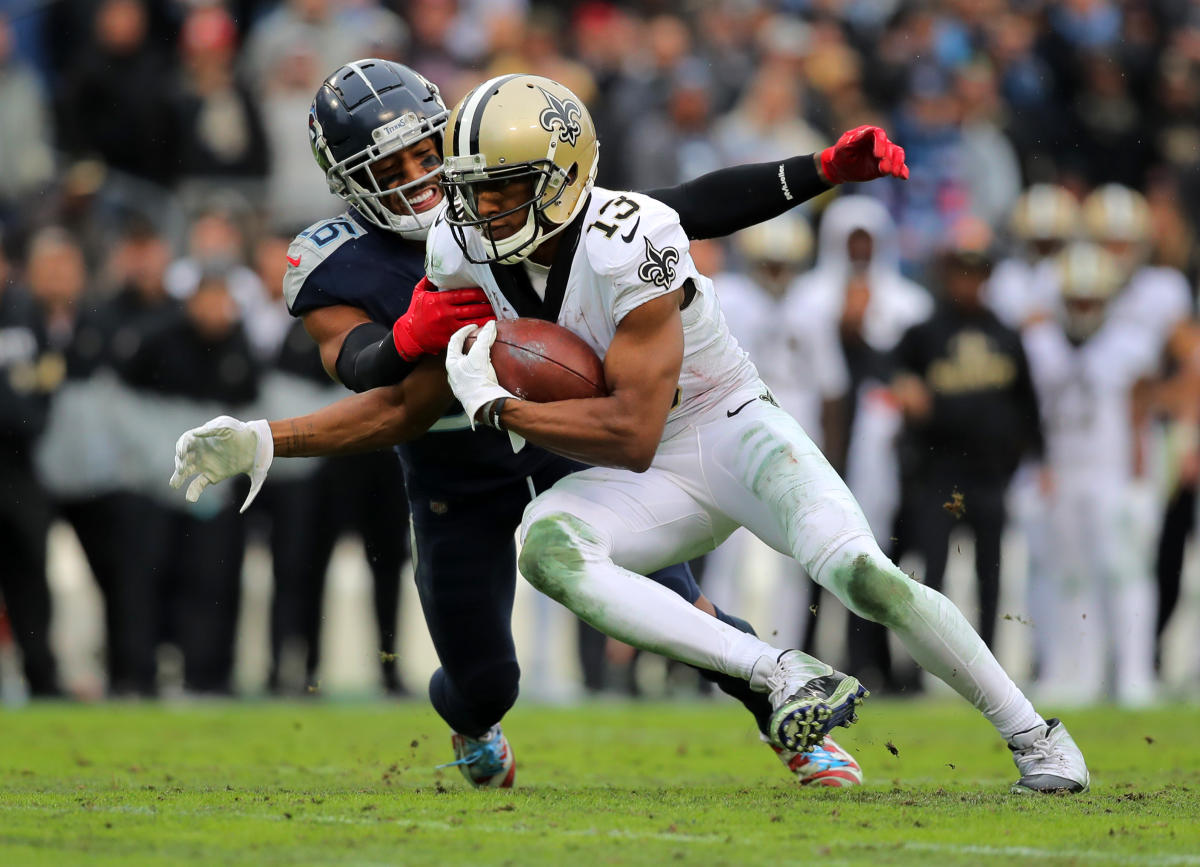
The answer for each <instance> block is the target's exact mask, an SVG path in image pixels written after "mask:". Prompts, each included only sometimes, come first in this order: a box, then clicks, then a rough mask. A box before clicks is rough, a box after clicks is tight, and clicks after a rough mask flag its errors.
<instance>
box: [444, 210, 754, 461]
mask: <svg viewBox="0 0 1200 867" xmlns="http://www.w3.org/2000/svg"><path fill="white" fill-rule="evenodd" d="M465 234H466V238H467V244H468V246H469V248H470V252H471V255H472V256H473V257H474V258H476V259H482V258H484V257H485V256H486V255H487V254H486V248H485V245H484V243H483V240H482V239H481V238H480V237H479V235H478V233H477V232H475V231H473V230H467V231H466V233H465ZM493 267H496V268H504V267H505V266H491V265H487V264H483V265H477V264H474V263H472V262H470V261H468V260H467V258H466V256H464V255H463V252H462V250H461V249H459V246H458V243H457V241H455V239H454V235H453V234H452V232H451V230H450V226H449V225H448V224H447V223H446V221H445V219H443V218H442V217H439V218H438V220H437V221H436V222H435V223H434V225H433V228H432V229H430V231H429V237H428V239H427V240H426V243H425V272H426V274H427V275H428V276H429V279H430V281H431V282H432V283H433V284H434V285H435V286H437V287H439V288H442V289H457V288H461V287H464V286H479V287H481V288H482V289H483V291H484V292H485V293H486V295H487V297H488V301H490V302H491V304H492V308H493V309H494V310H495V311H496V315H497V316H498V317H500V318H501V319H515V318H517V317H518V316H519V315H520V314H519V313H518V312H517V309H516V307H515V306H514V304H513V302H512V301H511V300H510V299H509V298H507V297H506V296H505V295H504V293H503V292H502V291H501V288H500V285H499V283H498V282H497V278H496V276H495V273H494V272H493ZM516 267H523V266H516ZM555 276H556V275H554V274H553V273H552V274H551V277H552V278H554V277H555ZM689 280H691V281H692V283H693V285H694V286H695V295H694V297H693V298H692V300H691V303H689V304H688V305H687V307H686V308H685V309H684V310H683V311H682V317H683V368H682V370H681V371H680V374H679V396H678V400H677V401H676V405H675V407H674V408H673V409H672V410H671V414H670V415H669V416H668V417H667V426H666V430H665V431H664V433H663V438H664V439H666V438H669V437H671V436H673V435H674V434H675V433H678V432H679V431H680V430H682V429H683V428H685V427H687V426H688V425H689V424H691V423H693V422H694V421H695V420H696V419H697V418H698V417H699V416H701V415H703V414H705V413H706V412H708V411H709V410H711V409H712V408H713V407H715V406H716V405H717V404H719V403H720V402H721V401H722V399H723V398H725V397H727V396H728V395H730V394H732V393H734V392H736V391H738V390H740V389H743V388H745V387H747V386H748V385H754V384H759V383H760V380H759V376H758V371H757V370H756V369H755V367H754V364H753V363H752V362H751V361H750V358H749V356H748V355H747V354H746V353H745V352H744V351H743V350H742V349H741V348H740V347H739V346H738V344H737V341H736V340H734V339H733V337H732V336H731V335H730V333H729V329H728V327H727V326H726V324H725V319H724V317H723V316H722V314H721V308H720V306H719V305H718V303H717V296H716V291H715V290H714V289H713V284H712V281H711V280H709V279H708V278H707V277H705V276H704V275H702V274H701V273H700V272H698V271H697V270H696V266H695V264H694V263H693V262H692V257H691V255H690V254H689V253H688V239H687V236H686V235H685V234H684V232H683V227H682V226H680V224H679V215H678V214H677V213H676V212H675V211H674V210H673V209H671V208H669V207H667V206H666V205H664V204H663V203H662V202H659V201H658V200H657V199H652V198H650V197H649V196H644V195H642V194H640V193H628V192H614V191H612V190H605V189H601V188H594V189H593V190H592V195H591V199H590V201H589V202H588V205H587V208H586V209H585V211H584V214H583V217H582V221H581V230H580V236H579V241H578V244H577V245H576V247H575V251H574V256H573V258H572V259H571V264H570V272H569V274H568V276H567V278H566V288H565V290H564V293H563V296H562V306H561V307H560V308H559V310H558V314H557V320H556V321H557V323H558V324H559V325H561V326H563V327H564V328H566V329H568V330H569V331H572V332H574V333H575V334H576V335H578V336H579V337H581V338H583V340H584V341H585V342H586V343H587V344H588V345H589V346H591V347H592V349H594V350H595V351H596V354H597V355H599V356H600V358H601V359H603V358H604V357H605V355H606V354H607V352H608V347H609V346H610V345H611V344H612V340H613V337H614V336H615V334H616V331H617V326H618V325H620V324H621V320H622V319H624V318H625V316H626V315H628V314H629V313H630V312H631V311H633V310H635V309H637V308H638V307H640V306H641V305H643V304H645V303H646V302H648V301H652V300H653V299H655V298H658V297H660V296H662V295H666V294H669V293H671V292H674V291H675V290H676V289H679V288H680V287H682V286H684V284H685V283H687V282H688V281H689Z"/></svg>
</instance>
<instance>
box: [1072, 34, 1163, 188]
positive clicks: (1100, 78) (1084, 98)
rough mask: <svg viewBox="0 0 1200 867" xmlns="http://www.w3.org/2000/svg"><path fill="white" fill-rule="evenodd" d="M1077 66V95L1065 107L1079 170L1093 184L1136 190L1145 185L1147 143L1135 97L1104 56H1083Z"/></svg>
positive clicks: (1110, 59) (1112, 61)
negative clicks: (1069, 115)
mask: <svg viewBox="0 0 1200 867" xmlns="http://www.w3.org/2000/svg"><path fill="white" fill-rule="evenodd" d="M1080 65H1081V67H1082V74H1081V76H1080V78H1081V87H1080V92H1079V94H1078V96H1077V97H1076V98H1075V102H1074V104H1073V105H1072V106H1071V112H1072V117H1073V120H1074V126H1075V131H1074V134H1073V135H1072V138H1073V139H1074V141H1075V143H1076V144H1077V145H1078V149H1079V151H1078V158H1079V159H1081V160H1082V165H1081V167H1080V168H1081V169H1082V171H1083V173H1084V175H1085V177H1086V178H1087V179H1088V180H1089V181H1090V182H1091V183H1093V184H1095V183H1100V182H1103V181H1116V182H1118V183H1122V184H1127V185H1132V186H1138V185H1140V184H1142V183H1143V182H1144V181H1145V177H1146V175H1145V172H1146V166H1147V165H1148V163H1149V158H1150V156H1151V153H1152V151H1151V146H1152V144H1153V142H1152V140H1151V137H1150V136H1149V135H1147V124H1146V120H1147V119H1146V118H1145V117H1144V116H1143V113H1142V109H1141V106H1139V105H1138V101H1137V94H1136V93H1134V92H1133V91H1132V90H1131V89H1130V81H1129V78H1128V76H1127V74H1126V72H1125V70H1124V69H1123V68H1122V67H1121V65H1120V64H1119V63H1118V62H1117V61H1116V60H1115V59H1114V58H1113V57H1111V56H1110V55H1109V54H1107V53H1094V54H1087V55H1085V56H1083V57H1082V58H1081V59H1080Z"/></svg>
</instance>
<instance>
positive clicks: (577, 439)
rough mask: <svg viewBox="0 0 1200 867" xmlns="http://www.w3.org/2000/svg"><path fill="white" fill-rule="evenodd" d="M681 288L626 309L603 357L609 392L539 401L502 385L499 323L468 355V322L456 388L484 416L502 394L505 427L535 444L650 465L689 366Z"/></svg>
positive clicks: (456, 361)
mask: <svg viewBox="0 0 1200 867" xmlns="http://www.w3.org/2000/svg"><path fill="white" fill-rule="evenodd" d="M682 297H683V290H682V289H677V290H675V291H674V292H671V293H669V294H666V295H660V296H659V297H657V298H654V299H652V300H650V301H647V302H646V303H644V304H642V305H641V306H639V307H636V308H635V309H634V310H632V311H631V312H630V313H628V314H627V315H626V316H625V318H624V319H622V320H621V324H620V325H618V326H617V331H616V335H615V336H614V337H613V341H612V344H611V345H610V346H609V348H608V352H607V353H606V354H605V356H604V379H605V382H606V383H607V384H608V387H609V390H610V393H609V395H608V397H597V398H590V399H587V400H562V401H555V402H553V403H533V402H531V401H523V400H516V399H514V398H512V397H511V396H510V395H507V393H506V392H504V391H503V389H500V388H499V386H498V385H496V384H495V383H496V379H495V372H494V371H493V370H492V369H491V362H490V360H489V356H490V353H491V344H492V342H493V341H494V339H495V327H494V326H485V328H484V329H483V330H482V331H481V332H479V337H478V339H477V340H476V341H475V343H474V345H473V346H472V347H471V350H470V352H468V353H466V354H463V352H462V345H463V342H464V340H465V338H466V336H467V333H468V332H467V329H464V330H463V331H462V332H460V333H459V334H457V335H455V337H454V338H452V339H451V342H450V346H449V347H448V349H447V353H446V366H447V370H448V372H449V374H450V383H451V386H452V387H453V389H454V393H455V395H456V396H457V397H458V399H459V400H460V401H462V403H463V406H464V407H467V408H468V411H470V410H471V409H472V408H478V409H477V412H476V416H477V418H478V419H480V420H484V419H485V418H487V419H489V420H494V419H495V414H491V415H489V413H490V412H491V406H492V401H494V400H504V402H503V404H502V405H501V406H502V408H501V409H500V411H499V414H498V416H499V426H500V427H501V428H503V429H504V430H508V431H512V432H514V433H517V434H520V435H521V436H523V437H524V438H525V439H527V440H529V441H530V442H531V443H534V444H536V445H539V446H541V447H543V448H545V449H549V450H550V451H553V452H557V453H558V454H561V455H565V456H567V457H570V458H575V459H576V460H580V461H584V462H586V463H589V464H596V465H599V466H608V467H621V468H623V469H629V470H633V471H635V472H644V471H645V470H646V469H647V468H648V467H649V466H650V462H651V461H652V460H654V454H655V452H656V451H657V449H658V443H659V440H661V439H662V433H663V428H664V427H665V426H666V423H667V414H668V413H669V412H670V409H671V404H672V400H673V398H674V396H675V388H676V386H677V385H678V384H679V372H680V369H681V368H682V366H683V323H682V321H681V319H680V313H679V304H680V301H681V299H682Z"/></svg>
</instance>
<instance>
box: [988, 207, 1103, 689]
mask: <svg viewBox="0 0 1200 867" xmlns="http://www.w3.org/2000/svg"><path fill="white" fill-rule="evenodd" d="M1009 228H1010V231H1011V235H1012V239H1013V241H1014V242H1015V243H1014V248H1015V252H1014V254H1013V255H1010V256H1008V257H1007V258H1005V259H1003V260H1001V261H1000V262H999V263H997V265H996V267H995V269H993V271H992V274H991V276H990V277H989V278H988V282H987V288H986V290H985V295H984V302H985V303H986V304H987V305H988V306H989V307H990V308H991V309H992V312H993V313H995V314H996V316H998V317H999V318H1000V321H1001V322H1003V323H1004V324H1005V325H1007V326H1009V327H1010V328H1015V329H1016V330H1018V331H1021V330H1023V329H1024V328H1025V326H1026V325H1028V324H1030V323H1031V322H1034V321H1042V320H1045V319H1047V318H1049V319H1056V318H1057V317H1058V314H1059V307H1060V303H1061V301H1060V298H1059V292H1058V271H1059V269H1058V259H1057V256H1058V254H1059V253H1060V252H1062V249H1063V246H1064V245H1065V244H1067V243H1068V242H1069V241H1071V240H1072V239H1073V238H1075V237H1076V235H1077V234H1078V233H1079V228H1080V218H1079V203H1078V202H1077V201H1076V199H1075V196H1074V195H1073V194H1072V193H1071V191H1070V190H1068V189H1067V188H1066V187H1060V186H1057V185H1055V184H1033V185H1032V186H1031V187H1029V189H1027V190H1025V192H1023V193H1022V194H1021V195H1020V197H1018V199H1017V202H1016V205H1015V206H1014V207H1013V212H1012V216H1011V218H1010V221H1009ZM1048 479H1049V477H1048V476H1047V475H1046V473H1045V467H1044V466H1043V465H1042V464H1041V462H1040V461H1032V460H1027V461H1026V462H1025V463H1024V464H1023V465H1022V466H1021V467H1020V468H1018V470H1017V473H1016V475H1015V476H1014V477H1013V482H1012V485H1011V486H1010V490H1009V515H1010V516H1011V517H1010V523H1011V524H1015V525H1016V526H1017V527H1018V528H1019V529H1020V533H1021V535H1022V536H1023V537H1024V539H1025V551H1026V560H1027V563H1026V574H1027V576H1028V580H1027V583H1026V586H1027V591H1026V596H1027V598H1028V605H1029V609H1030V610H1031V611H1048V610H1054V609H1055V607H1056V606H1057V605H1058V602H1057V601H1056V599H1055V597H1054V592H1055V589H1056V586H1057V585H1056V582H1055V581H1054V580H1053V576H1052V574H1051V571H1050V570H1051V569H1052V568H1053V561H1054V544H1055V539H1054V531H1053V528H1052V525H1051V522H1050V515H1049V505H1048V503H1047V502H1046V497H1045V493H1046V490H1045V489H1046V487H1047V484H1048ZM1050 641H1051V637H1050V635H1049V633H1048V631H1047V630H1044V629H1035V630H1034V658H1035V659H1036V660H1037V661H1038V665H1039V667H1040V666H1042V665H1043V664H1044V660H1045V657H1046V655H1047V654H1048V653H1049V652H1050V649H1049V642H1050Z"/></svg>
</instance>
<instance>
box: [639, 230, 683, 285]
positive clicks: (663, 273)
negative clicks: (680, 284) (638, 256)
mask: <svg viewBox="0 0 1200 867" xmlns="http://www.w3.org/2000/svg"><path fill="white" fill-rule="evenodd" d="M645 240H646V261H645V262H643V263H642V264H641V266H640V267H639V268H638V276H639V277H640V278H642V279H643V280H645V281H646V282H647V283H649V284H651V285H653V286H662V287H663V288H664V289H669V288H671V284H672V283H674V282H675V266H676V265H677V264H678V263H679V251H678V250H676V249H675V248H674V247H663V248H662V249H661V250H660V249H658V248H657V247H655V246H654V245H653V244H651V243H650V239H649V238H646V239H645Z"/></svg>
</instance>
